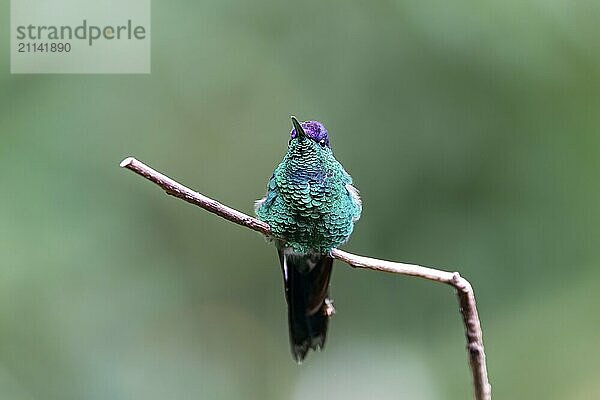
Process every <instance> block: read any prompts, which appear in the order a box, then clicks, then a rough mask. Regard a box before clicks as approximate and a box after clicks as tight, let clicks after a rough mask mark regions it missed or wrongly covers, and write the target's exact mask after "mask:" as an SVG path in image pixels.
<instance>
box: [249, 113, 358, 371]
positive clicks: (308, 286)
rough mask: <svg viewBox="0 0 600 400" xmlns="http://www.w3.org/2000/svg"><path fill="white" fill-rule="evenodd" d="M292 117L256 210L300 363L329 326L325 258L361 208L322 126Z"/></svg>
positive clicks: (330, 312)
mask: <svg viewBox="0 0 600 400" xmlns="http://www.w3.org/2000/svg"><path fill="white" fill-rule="evenodd" d="M291 118H292V124H293V127H294V128H293V129H292V131H291V137H290V140H289V145H288V150H287V153H286V154H285V157H284V158H283V161H281V163H280V164H279V166H278V167H277V168H276V169H275V172H273V176H272V177H271V179H270V180H269V183H268V185H267V194H266V196H265V197H264V198H262V199H261V200H258V201H257V202H256V204H255V210H256V215H257V216H258V218H259V219H260V220H262V221H264V222H266V223H268V224H269V225H270V226H271V231H272V233H273V236H274V237H275V238H276V239H275V245H276V246H277V253H278V254H279V262H280V264H281V269H282V272H283V280H284V285H285V298H286V300H287V304H288V322H289V329H290V344H291V350H292V356H293V357H294V359H295V360H296V361H297V362H302V360H304V357H305V356H306V353H307V352H308V349H310V348H312V349H313V350H316V349H321V348H322V347H323V345H324V344H325V336H326V334H327V322H328V320H329V317H330V316H331V315H333V313H334V309H333V303H332V301H331V299H330V298H329V279H330V277H331V267H332V264H333V258H331V257H330V256H329V253H330V251H331V250H332V249H333V248H334V247H337V246H339V245H341V244H343V243H345V242H346V241H347V240H348V238H349V237H350V234H351V233H352V229H353V228H354V223H355V222H356V221H357V220H358V218H359V217H360V213H361V210H362V204H361V200H360V197H359V195H358V190H356V188H354V186H352V178H351V177H350V175H348V173H347V172H346V171H345V170H344V167H342V165H341V164H340V163H339V162H338V161H337V160H336V159H335V157H334V156H333V152H332V151H331V146H330V144H329V136H328V135H327V131H326V130H325V127H324V126H323V125H322V124H321V123H320V122H317V121H306V122H303V123H302V124H300V123H299V122H298V120H297V119H296V118H295V117H291Z"/></svg>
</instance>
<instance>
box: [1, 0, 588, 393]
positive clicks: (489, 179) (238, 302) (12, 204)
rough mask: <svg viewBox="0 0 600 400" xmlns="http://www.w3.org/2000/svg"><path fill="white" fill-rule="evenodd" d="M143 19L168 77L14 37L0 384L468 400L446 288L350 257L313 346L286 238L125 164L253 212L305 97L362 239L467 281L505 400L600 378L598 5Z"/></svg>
mask: <svg viewBox="0 0 600 400" xmlns="http://www.w3.org/2000/svg"><path fill="white" fill-rule="evenodd" d="M0 14H1V16H2V20H3V21H5V22H6V24H8V15H9V10H8V6H6V7H2V9H1V10H0ZM152 15H153V25H152V28H153V32H152V42H153V43H152V74H151V75H145V76H144V75H142V76H134V75H117V76H92V75H71V76H68V75H30V76H27V75H21V76H18V75H10V74H9V59H8V54H9V49H8V39H7V37H6V35H7V33H8V31H7V30H5V32H4V35H3V38H4V39H3V40H1V41H0V54H2V56H1V57H2V58H1V59H0V68H1V70H2V73H1V74H0V86H1V88H2V90H1V91H0V106H1V108H0V135H1V136H0V183H1V185H2V189H1V193H2V195H1V196H0V254H1V255H2V261H1V262H0V343H1V346H0V398H2V399H14V400H71V399H72V400H79V399H86V400H105V399H116V400H125V399H144V400H152V399H167V398H169V399H198V398H201V399H223V400H226V399H304V398H307V397H306V396H305V395H312V396H314V397H317V396H318V394H319V393H323V394H324V395H325V396H326V397H327V398H339V399H354V398H356V399H358V398H361V399H362V398H376V399H397V398H405V399H411V400H419V399H424V400H425V399H426V400H434V399H440V400H446V399H466V398H469V396H470V391H471V388H470V378H469V373H468V369H467V365H466V356H465V353H464V349H463V347H464V338H463V333H462V326H461V324H460V321H459V315H458V310H457V307H456V304H455V299H454V295H453V293H452V292H451V291H450V290H449V288H447V287H444V286H440V285H435V284H431V283H428V282H423V281H419V280H414V279H408V278H398V277H394V276H390V275H386V274H376V273H370V272H363V271H357V270H351V269H349V268H346V267H345V266H343V265H342V264H339V263H338V264H336V265H337V266H336V271H335V273H334V278H333V287H332V291H333V294H334V298H335V300H336V306H337V310H338V315H337V316H336V318H335V319H334V321H333V322H332V324H331V329H330V335H329V341H328V344H327V346H326V349H325V351H324V352H323V353H320V354H310V355H309V357H308V359H307V361H306V362H305V363H304V364H303V365H302V366H298V365H295V364H294V363H293V362H292V360H291V357H290V354H289V352H288V343H287V340H288V339H287V326H286V318H287V316H286V307H285V303H284V302H285V300H284V297H283V292H282V283H281V276H280V271H279V267H278V265H277V260H276V255H275V251H274V250H273V249H272V248H271V247H270V246H269V245H267V244H266V243H265V242H264V240H263V239H262V238H261V237H260V236H259V235H257V234H255V233H252V232H250V231H248V230H246V229H241V228H239V227H237V226H235V225H232V224H229V223H225V222H223V221H222V220H221V219H219V218H217V217H215V216H213V215H211V214H208V213H206V212H204V211H201V210H199V209H196V208H194V207H192V206H189V205H186V204H185V203H183V202H181V201H176V200H172V199H170V198H167V197H166V196H165V195H164V194H162V193H161V192H160V191H159V190H157V189H156V188H155V187H153V186H152V185H151V184H149V183H148V182H145V181H143V180H142V179H140V178H139V177H136V176H134V175H132V174H131V173H129V172H127V171H124V170H121V169H119V168H118V162H119V161H120V160H121V159H122V158H123V157H125V156H127V155H135V156H136V157H139V158H140V159H142V160H144V161H146V162H148V163H150V164H151V165H152V166H154V167H156V168H158V169H161V170H163V171H164V172H165V173H168V174H170V175H172V176H173V177H176V178H177V179H178V180H180V181H181V182H184V183H186V184H189V185H190V186H192V187H194V188H196V189H198V190H200V191H202V192H204V193H206V194H208V195H211V196H214V197H215V198H217V199H219V200H222V201H224V202H225V203H227V204H229V205H231V206H234V207H236V208H238V209H240V210H243V211H246V212H251V210H252V201H253V200H254V199H256V198H259V197H261V196H262V195H263V193H264V189H265V185H266V182H267V179H268V178H269V176H270V174H271V172H272V169H273V168H274V166H275V165H276V163H277V162H278V161H279V160H280V159H281V157H282V155H283V153H284V151H285V147H286V144H287V134H288V132H289V130H290V121H289V118H288V116H289V115H290V114H295V115H297V116H299V117H300V118H301V119H318V120H321V121H323V122H324V123H325V125H326V126H327V128H328V129H329V131H330V133H331V136H332V146H333V148H334V151H335V154H336V156H337V157H338V159H339V160H340V161H341V162H342V163H343V164H344V166H345V167H346V168H347V169H348V171H349V172H350V173H351V174H352V176H353V177H354V179H355V182H356V185H357V187H358V188H359V189H361V191H362V195H363V199H364V211H363V217H362V219H361V221H360V222H359V224H358V225H357V227H356V230H355V233H354V236H353V238H352V239H351V241H350V243H349V244H348V245H347V246H346V247H345V248H346V249H348V250H351V251H354V252H358V253H361V254H368V255H372V256H376V257H380V258H386V259H394V260H403V261H408V262H418V263H421V264H426V265H433V266H439V267H446V268H449V269H455V268H456V269H458V270H460V271H461V273H462V274H463V275H465V276H466V277H468V278H469V279H470V280H471V282H472V283H473V284H474V286H475V288H476V292H477V297H478V301H479V311H480V314H481V317H482V323H483V327H484V330H485V343H486V348H487V352H488V361H489V372H490V375H491V380H492V384H493V386H494V390H495V396H496V397H497V398H498V399H545V400H553V399H556V400H580V399H591V398H598V397H599V396H600V381H599V380H598V379H597V376H598V374H600V361H598V360H600V347H599V346H597V344H598V338H599V336H598V332H600V317H599V315H600V314H599V313H598V304H599V302H600V290H598V283H600V269H599V268H598V264H599V262H600V246H598V244H597V243H596V242H597V241H598V238H599V237H600V228H599V226H600V206H599V205H600V180H599V179H598V176H599V175H598V172H599V161H598V160H599V154H600V132H599V127H600V113H599V112H598V110H599V109H600V41H599V40H598V37H599V33H600V29H599V28H598V27H599V25H598V21H599V20H600V6H599V3H598V2H593V1H567V0H551V1H532V0H526V1H515V0H509V1H504V2H499V1H498V2H470V1H469V2H467V1H458V2H456V1H454V2H446V1H428V2H422V1H396V2H394V1H383V2H371V3H366V2H365V3H364V4H359V3H354V4H351V3H349V2H346V3H343V2H337V3H335V4H334V3H328V2H321V1H308V2H302V3H299V2H297V3H295V4H294V5H293V7H292V6H291V5H289V4H285V3H276V2H267V1H263V2H260V1H259V2H244V1H239V0H219V1H217V0H214V1H202V2H198V1H191V0H188V1H180V2H153V10H152Z"/></svg>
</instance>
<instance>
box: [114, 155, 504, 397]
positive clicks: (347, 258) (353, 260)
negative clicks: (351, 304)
mask: <svg viewBox="0 0 600 400" xmlns="http://www.w3.org/2000/svg"><path fill="white" fill-rule="evenodd" d="M120 166H121V167H123V168H127V169H130V170H131V171H133V172H135V173H136V174H138V175H141V176H143V177H144V178H146V179H148V180H149V181H151V182H154V183H155V184H157V185H158V186H160V187H161V188H162V189H163V190H164V191H165V192H167V194H170V195H171V196H174V197H177V198H179V199H182V200H185V201H187V202H188V203H191V204H194V205H196V206H198V207H201V208H203V209H205V210H207V211H210V212H211V213H213V214H217V215H218V216H220V217H223V218H225V219H226V220H228V221H230V222H233V223H236V224H238V225H242V226H245V227H246V228H250V229H252V230H254V231H257V232H260V233H262V234H264V235H266V236H271V228H270V227H269V225H268V224H266V223H264V222H262V221H259V220H257V219H256V218H253V217H251V216H249V215H246V214H244V213H242V212H240V211H237V210H234V209H233V208H230V207H227V206H225V205H223V204H221V203H219V202H218V201H216V200H213V199H211V198H208V197H206V196H204V195H202V194H200V193H198V192H195V191H193V190H191V189H189V188H187V187H185V186H183V185H182V184H180V183H178V182H176V181H174V180H173V179H171V178H169V177H168V176H165V175H163V174H161V173H160V172H158V171H156V170H154V169H152V168H150V167H149V166H147V165H145V164H144V163H142V162H140V161H138V160H136V159H135V158H133V157H128V158H126V159H125V160H123V161H122V162H121V164H120ZM331 255H332V256H333V257H334V258H337V259H338V260H341V261H344V262H345V263H347V264H348V265H350V266H352V267H356V268H364V269H371V270H374V271H383V272H390V273H393V274H399V275H408V276H415V277H418V278H423V279H427V280H430V281H434V282H441V283H445V284H447V285H450V286H452V287H453V288H455V289H456V293H457V297H458V304H459V306H460V312H461V314H462V319H463V324H464V327H465V336H466V339H467V353H468V359H469V366H470V367H471V373H472V376H473V388H474V395H475V399H476V400H491V398H492V388H491V385H490V383H489V380H488V375H487V367H486V363H485V351H484V348H483V336H482V331H481V323H480V322H479V315H478V314H477V305H476V303H475V294H474V292H473V288H472V287H471V284H470V283H469V281H467V280H466V279H465V278H463V277H461V276H460V274H459V273H458V272H448V271H442V270H439V269H434V268H428V267H422V266H420V265H414V264H403V263H397V262H391V261H385V260H378V259H375V258H369V257H363V256H357V255H355V254H351V253H347V252H345V251H342V250H339V249H333V251H332V252H331Z"/></svg>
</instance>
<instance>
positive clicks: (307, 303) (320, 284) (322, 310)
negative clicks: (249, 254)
mask: <svg viewBox="0 0 600 400" xmlns="http://www.w3.org/2000/svg"><path fill="white" fill-rule="evenodd" d="M278 252H279V261H280V263H281V268H282V270H283V278H284V284H285V297H286V300H287V303H288V321H289V328H290V344H291V349H292V356H293V357H294V359H295V360H296V361H297V362H302V360H304V357H305V356H306V353H307V352H308V349H313V350H316V349H321V348H322V347H323V345H324V344H325V337H326V336H327V323H328V320H329V317H330V316H331V314H332V313H333V307H332V305H331V301H330V300H329V298H328V296H329V279H330V277H331V267H332V265H333V259H332V258H331V257H328V256H326V255H323V254H309V255H290V254H285V255H284V253H283V250H278Z"/></svg>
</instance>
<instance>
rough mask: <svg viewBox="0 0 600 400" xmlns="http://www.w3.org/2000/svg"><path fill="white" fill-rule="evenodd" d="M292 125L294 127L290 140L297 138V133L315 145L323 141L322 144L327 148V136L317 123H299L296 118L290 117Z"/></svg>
mask: <svg viewBox="0 0 600 400" xmlns="http://www.w3.org/2000/svg"><path fill="white" fill-rule="evenodd" d="M291 118H292V124H293V125H294V129H292V132H291V138H292V139H294V138H295V137H297V136H298V132H300V135H303V134H304V135H305V136H307V137H309V138H310V139H312V140H314V141H315V142H317V143H320V142H321V141H323V144H324V145H325V146H327V147H330V146H329V136H328V135H327V130H326V129H325V127H324V126H323V124H322V123H320V122H319V121H304V122H302V123H299V122H298V120H297V119H296V117H294V116H292V117H291Z"/></svg>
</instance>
